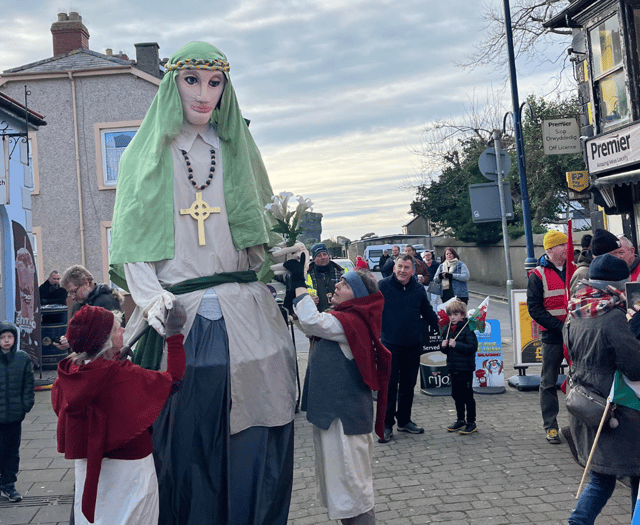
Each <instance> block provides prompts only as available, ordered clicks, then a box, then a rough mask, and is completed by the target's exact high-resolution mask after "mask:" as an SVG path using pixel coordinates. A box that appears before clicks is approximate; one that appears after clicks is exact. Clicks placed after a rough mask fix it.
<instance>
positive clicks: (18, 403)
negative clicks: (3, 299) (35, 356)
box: [0, 321, 34, 501]
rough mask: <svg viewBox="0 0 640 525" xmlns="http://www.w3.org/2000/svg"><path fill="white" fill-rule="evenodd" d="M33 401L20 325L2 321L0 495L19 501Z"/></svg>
mask: <svg viewBox="0 0 640 525" xmlns="http://www.w3.org/2000/svg"><path fill="white" fill-rule="evenodd" d="M33 402H34V380H33V366H32V364H31V358H30V357H29V355H28V354H27V353H26V352H23V351H22V350H18V329H17V328H16V326H15V325H14V324H13V323H10V322H8V321H3V322H0V495H2V496H3V497H5V498H7V499H8V500H9V501H20V500H21V499H22V496H21V495H20V493H19V492H18V491H17V490H16V485H15V483H16V480H17V479H18V469H19V467H20V438H21V435H22V420H23V419H24V417H25V415H26V414H27V412H29V411H30V410H31V408H32V407H33Z"/></svg>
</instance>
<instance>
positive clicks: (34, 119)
mask: <svg viewBox="0 0 640 525" xmlns="http://www.w3.org/2000/svg"><path fill="white" fill-rule="evenodd" d="M0 108H3V109H6V110H7V111H10V112H11V113H13V114H14V116H16V117H19V118H22V119H24V111H25V109H26V110H27V113H28V119H29V122H30V123H31V124H33V125H34V126H46V125H47V123H46V122H45V121H44V116H42V115H40V113H36V112H35V111H33V110H32V109H27V108H25V107H24V105H22V104H20V102H18V101H17V100H14V99H12V98H11V97H10V96H8V95H5V94H4V93H0Z"/></svg>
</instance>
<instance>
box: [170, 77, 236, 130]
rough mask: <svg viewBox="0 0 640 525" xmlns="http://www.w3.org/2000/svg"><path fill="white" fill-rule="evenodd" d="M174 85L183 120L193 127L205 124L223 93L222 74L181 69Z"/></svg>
mask: <svg viewBox="0 0 640 525" xmlns="http://www.w3.org/2000/svg"><path fill="white" fill-rule="evenodd" d="M176 84H177V86H178V93H180V99H181V100H182V112H183V115H184V120H186V121H187V122H189V123H190V124H193V125H195V126H204V125H205V124H207V123H208V122H209V119H210V118H211V113H213V110H214V109H215V107H216V106H217V105H218V102H219V101H220V97H221V96H222V92H223V91H224V84H225V76H224V73H223V72H222V71H207V70H204V69H183V70H181V71H180V72H178V76H177V77H176Z"/></svg>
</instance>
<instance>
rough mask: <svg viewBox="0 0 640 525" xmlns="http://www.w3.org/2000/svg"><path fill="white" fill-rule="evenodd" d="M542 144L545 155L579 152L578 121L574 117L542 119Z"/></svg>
mask: <svg viewBox="0 0 640 525" xmlns="http://www.w3.org/2000/svg"><path fill="white" fill-rule="evenodd" d="M542 144H543V147H544V154H545V155H568V154H571V153H581V152H582V150H581V149H580V130H579V129H578V121H577V120H576V119H574V118H557V119H551V120H543V121H542Z"/></svg>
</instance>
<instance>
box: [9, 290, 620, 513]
mask: <svg viewBox="0 0 640 525" xmlns="http://www.w3.org/2000/svg"><path fill="white" fill-rule="evenodd" d="M470 289H471V290H475V291H477V292H478V293H479V295H491V296H492V297H494V298H499V297H501V296H504V291H503V290H501V289H500V288H499V287H486V286H482V285H479V284H477V283H473V284H472V285H471V286H470ZM503 333H504V329H503ZM296 342H297V345H298V350H299V366H300V373H301V375H303V374H304V370H305V369H306V361H307V353H306V341H305V339H304V337H302V336H300V334H299V333H298V334H297V337H296ZM503 353H504V361H505V369H504V370H505V377H506V378H508V377H511V376H512V375H515V371H514V369H513V353H512V348H511V340H510V338H509V337H504V338H503ZM46 374H48V375H49V376H50V377H53V376H54V375H55V373H54V372H52V371H45V375H46ZM36 377H37V376H36ZM559 395H560V400H561V403H560V404H561V410H560V416H559V423H560V426H564V425H566V424H568V418H567V412H566V410H565V408H564V406H563V405H564V403H563V402H562V401H563V400H564V395H563V394H562V393H559ZM476 402H477V406H478V432H477V433H476V434H473V435H470V436H461V435H459V434H457V433H449V432H447V431H446V429H445V427H446V426H447V425H448V424H450V423H451V422H452V421H453V420H454V419H455V411H454V407H453V401H452V400H451V398H450V397H448V396H443V397H437V396H426V395H423V394H421V393H420V392H419V389H416V396H415V401H414V410H413V419H414V420H415V421H416V422H417V423H418V424H420V425H421V426H424V427H425V434H423V435H411V434H404V433H398V432H395V433H394V439H393V440H392V441H391V442H390V443H387V444H378V443H377V442H376V445H375V448H374V457H373V474H374V488H375V498H376V508H375V510H376V517H377V522H378V523H380V524H386V525H415V524H426V523H439V524H446V525H476V524H483V525H484V524H492V525H501V524H505V525H506V524H523V525H524V524H545V525H549V524H563V523H566V522H567V518H568V516H569V514H570V512H571V509H572V508H573V506H574V504H575V499H574V496H575V492H576V490H577V488H578V483H579V480H580V476H581V475H582V469H581V467H579V466H578V465H577V464H576V463H575V462H574V461H573V459H572V458H571V455H570V452H569V448H568V447H567V445H566V444H564V443H563V444H562V445H550V444H548V443H547V442H546V440H545V436H544V432H543V430H542V422H541V417H540V408H539V404H538V393H537V392H520V391H518V390H517V389H514V388H511V387H507V391H506V392H505V393H504V394H499V395H476ZM295 425H296V438H295V439H296V441H295V467H294V468H295V470H294V484H293V495H292V500H291V509H290V513H289V525H308V524H318V525H323V524H335V523H336V522H335V521H332V520H329V519H328V518H327V513H326V509H324V508H323V507H321V506H320V505H319V504H318V502H317V501H316V496H315V481H314V453H313V438H312V432H311V425H310V424H309V423H308V422H307V421H306V420H305V418H304V414H297V415H296V420H295ZM55 429H56V417H55V415H54V413H53V411H52V410H51V401H50V393H49V391H46V390H45V391H38V392H36V405H35V407H34V409H33V410H32V411H31V412H30V413H29V414H28V415H27V418H26V420H25V422H24V424H23V434H22V445H21V472H20V474H19V476H18V483H17V488H18V490H19V491H20V492H21V493H22V494H23V495H24V496H25V497H24V500H23V501H22V502H20V503H17V504H10V503H8V502H6V500H4V501H0V525H23V524H42V525H49V524H50V525H53V524H62V523H65V522H66V521H65V520H67V519H68V516H69V511H70V506H71V494H72V489H73V466H72V462H70V461H66V460H65V459H64V458H62V457H61V455H60V454H58V453H57V452H56V443H55V439H56V438H55ZM629 522H630V492H629V489H628V488H627V487H625V486H623V485H620V484H619V485H618V487H617V488H616V490H615V492H614V495H613V497H612V498H611V500H610V501H609V503H608V504H607V506H606V507H605V508H604V510H603V512H602V514H601V515H600V517H599V518H598V520H597V521H596V524H597V525H613V524H625V525H628V524H629Z"/></svg>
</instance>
